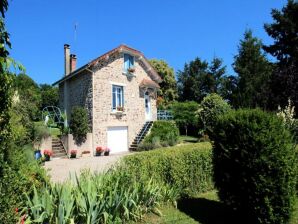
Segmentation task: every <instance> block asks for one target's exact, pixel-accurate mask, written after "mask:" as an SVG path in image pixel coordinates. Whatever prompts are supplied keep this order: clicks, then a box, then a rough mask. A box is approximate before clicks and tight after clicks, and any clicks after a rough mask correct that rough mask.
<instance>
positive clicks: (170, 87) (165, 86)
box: [150, 59, 178, 105]
mask: <svg viewBox="0 0 298 224" xmlns="http://www.w3.org/2000/svg"><path fill="white" fill-rule="evenodd" d="M150 64H151V65H152V66H153V68H154V69H155V70H156V71H157V73H158V74H159V76H160V77H161V78H162V80H163V81H162V82H161V83H160V84H159V85H160V90H159V92H158V95H159V96H160V97H161V98H162V99H163V101H162V102H163V103H164V104H165V105H168V104H169V103H171V102H173V101H176V100H177V98H178V94H177V82H176V79H175V73H174V69H173V68H171V67H170V66H169V65H168V63H167V62H166V61H164V60H158V59H152V60H150Z"/></svg>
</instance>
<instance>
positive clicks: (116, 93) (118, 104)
mask: <svg viewBox="0 0 298 224" xmlns="http://www.w3.org/2000/svg"><path fill="white" fill-rule="evenodd" d="M112 95H113V97H112V98H113V99H112V110H113V111H116V110H119V108H123V107H124V94H123V86H116V85H113V92H112Z"/></svg>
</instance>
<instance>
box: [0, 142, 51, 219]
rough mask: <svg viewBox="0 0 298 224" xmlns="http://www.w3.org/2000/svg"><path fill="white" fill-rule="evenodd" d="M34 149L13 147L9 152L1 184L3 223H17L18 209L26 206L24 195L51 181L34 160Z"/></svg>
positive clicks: (0, 201)
mask: <svg viewBox="0 0 298 224" xmlns="http://www.w3.org/2000/svg"><path fill="white" fill-rule="evenodd" d="M32 155H33V148H32V146H31V147H30V146H29V145H26V146H25V148H24V149H20V148H16V147H13V148H11V150H10V151H9V161H8V163H5V164H3V165H4V170H3V174H4V175H3V177H2V179H1V182H0V220H1V223H17V221H18V220H17V214H16V208H19V210H20V208H21V207H22V206H24V205H25V202H26V197H25V195H24V193H27V194H31V192H32V191H33V186H34V185H35V186H36V188H37V189H40V188H41V187H42V186H43V185H44V184H45V183H47V182H48V181H49V178H48V177H47V176H46V171H45V170H44V169H43V168H41V167H40V165H39V164H38V163H37V161H36V160H34V159H33V156H32ZM8 164H9V165H8Z"/></svg>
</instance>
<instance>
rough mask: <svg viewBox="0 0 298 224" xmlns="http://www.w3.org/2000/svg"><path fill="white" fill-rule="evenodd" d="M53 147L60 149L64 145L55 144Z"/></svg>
mask: <svg viewBox="0 0 298 224" xmlns="http://www.w3.org/2000/svg"><path fill="white" fill-rule="evenodd" d="M52 148H53V149H58V148H63V145H55V146H52Z"/></svg>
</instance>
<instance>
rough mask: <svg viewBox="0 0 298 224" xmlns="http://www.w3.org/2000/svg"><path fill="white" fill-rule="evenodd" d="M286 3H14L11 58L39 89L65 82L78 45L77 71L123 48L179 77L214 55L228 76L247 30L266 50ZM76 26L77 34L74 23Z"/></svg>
mask: <svg viewBox="0 0 298 224" xmlns="http://www.w3.org/2000/svg"><path fill="white" fill-rule="evenodd" d="M286 2H287V1H286V0H270V1H268V0H250V1H248V0H246V1H240V0H225V1H219V0H213V1H208V0H205V1H203V0H201V1H200V0H150V1H149V0H147V1H140V0H138V1H137V0H129V1H122V0H109V1H100V0H84V1H82V0H13V1H9V3H10V5H9V9H8V12H7V16H6V26H7V30H8V31H9V33H10V35H11V38H10V39H11V42H12V50H11V51H10V52H11V56H12V57H14V58H15V59H16V60H17V61H19V62H21V63H22V64H23V65H24V66H25V67H26V72H27V74H28V75H29V76H31V77H32V78H33V79H34V80H35V81H36V82H37V83H49V84H52V83H53V82H54V81H56V80H58V79H60V78H61V77H62V76H63V72H64V67H63V66H64V62H63V45H64V43H68V44H70V45H71V51H72V53H75V54H77V58H78V66H79V67H80V66H82V65H84V64H86V63H87V62H88V61H90V60H92V59H94V58H96V57H98V56H99V55H101V54H103V53H105V52H106V51H108V50H111V49H112V48H115V47H117V46H118V45H120V44H122V43H124V44H127V45H129V46H131V47H134V48H136V49H138V50H140V51H142V52H143V53H144V54H145V56H146V57H147V58H157V59H164V60H165V61H167V62H168V63H169V65H170V66H172V67H173V68H174V69H175V71H177V70H179V69H183V66H184V64H185V63H186V62H189V61H190V60H193V59H194V58H195V57H197V56H198V57H200V58H202V59H206V60H208V61H210V60H211V59H212V58H213V57H214V56H218V57H220V58H222V59H223V60H224V64H226V65H227V66H228V72H229V73H230V74H233V70H232V68H231V64H232V63H233V56H234V55H235V54H236V53H237V45H238V44H239V40H240V39H241V38H242V37H243V33H244V31H245V29H247V28H251V29H252V30H253V32H254V35H256V36H257V37H259V38H261V39H262V40H263V42H264V43H270V42H271V41H272V40H271V39H270V38H269V37H268V36H267V34H266V33H265V31H264V29H263V24H264V23H268V22H269V23H270V22H271V21H272V18H271V15H270V12H271V9H272V8H277V9H281V8H282V6H283V5H285V4H286ZM75 23H77V24H78V26H77V35H76V38H75V35H74V24H75Z"/></svg>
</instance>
